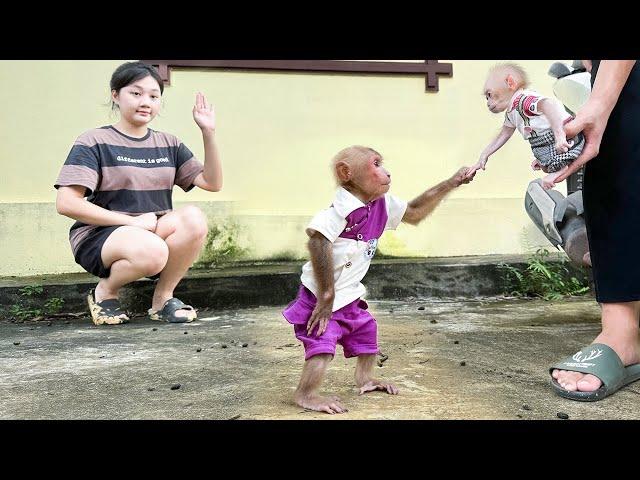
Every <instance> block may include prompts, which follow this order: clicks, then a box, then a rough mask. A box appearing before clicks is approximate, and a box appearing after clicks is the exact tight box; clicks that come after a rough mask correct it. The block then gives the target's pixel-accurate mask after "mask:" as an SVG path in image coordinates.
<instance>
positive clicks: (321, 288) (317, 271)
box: [307, 231, 335, 337]
mask: <svg viewBox="0 0 640 480" xmlns="http://www.w3.org/2000/svg"><path fill="white" fill-rule="evenodd" d="M309 233H311V232H309ZM308 247H309V253H310V254H311V265H312V266H313V274H314V276H315V279H316V283H317V285H318V298H317V303H316V306H315V308H314V309H313V312H312V314H311V317H310V318H309V320H308V322H307V335H310V334H311V332H312V331H313V329H314V328H315V326H316V325H318V331H317V333H316V337H319V336H320V335H322V334H323V333H324V331H325V330H326V328H327V324H328V323H329V319H330V318H331V313H332V310H333V300H334V299H335V285H334V283H335V281H334V278H333V243H331V242H330V241H329V239H327V238H326V237H325V236H324V235H322V234H321V233H320V232H317V231H314V233H313V234H312V235H311V237H310V238H309V243H308Z"/></svg>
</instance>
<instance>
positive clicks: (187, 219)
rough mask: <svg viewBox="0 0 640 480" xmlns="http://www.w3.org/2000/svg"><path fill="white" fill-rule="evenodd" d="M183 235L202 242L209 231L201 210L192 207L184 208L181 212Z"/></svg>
mask: <svg viewBox="0 0 640 480" xmlns="http://www.w3.org/2000/svg"><path fill="white" fill-rule="evenodd" d="M181 218H182V225H181V228H182V229H183V230H184V231H183V233H185V234H187V235H188V236H189V237H190V238H193V239H194V240H203V239H204V238H205V237H206V236H207V233H208V231H209V227H208V225H207V217H206V216H205V214H204V213H202V210H200V209H199V208H198V207H194V206H192V205H190V206H187V207H184V208H183V209H182V211H181Z"/></svg>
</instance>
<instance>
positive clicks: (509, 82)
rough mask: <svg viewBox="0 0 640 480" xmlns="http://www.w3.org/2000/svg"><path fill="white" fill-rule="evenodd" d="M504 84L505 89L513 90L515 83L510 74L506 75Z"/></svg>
mask: <svg viewBox="0 0 640 480" xmlns="http://www.w3.org/2000/svg"><path fill="white" fill-rule="evenodd" d="M505 82H506V83H507V87H509V88H510V89H511V90H515V88H516V81H515V79H514V78H513V75H511V74H509V75H507V78H506V79H505Z"/></svg>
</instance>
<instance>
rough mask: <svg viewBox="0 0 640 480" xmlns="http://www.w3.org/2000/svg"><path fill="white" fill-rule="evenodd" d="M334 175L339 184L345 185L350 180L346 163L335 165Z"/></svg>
mask: <svg viewBox="0 0 640 480" xmlns="http://www.w3.org/2000/svg"><path fill="white" fill-rule="evenodd" d="M336 175H337V176H338V180H340V183H347V182H348V181H349V180H351V168H350V167H349V164H348V163H347V162H338V163H336Z"/></svg>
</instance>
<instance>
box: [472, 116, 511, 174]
mask: <svg viewBox="0 0 640 480" xmlns="http://www.w3.org/2000/svg"><path fill="white" fill-rule="evenodd" d="M515 131H516V129H515V128H514V127H508V126H506V125H503V126H502V128H501V129H500V132H498V135H496V137H495V138H494V139H493V140H492V141H491V143H489V145H487V146H486V148H485V149H484V150H483V151H482V153H481V154H480V159H479V160H478V161H477V162H476V163H475V164H474V165H473V166H472V167H470V168H469V170H468V171H467V177H471V176H472V175H473V174H475V172H476V171H477V170H480V169H482V170H484V169H485V167H486V165H487V162H488V161H489V157H490V156H491V155H493V154H494V153H495V152H497V151H498V150H499V149H500V148H501V147H502V146H503V145H504V144H505V143H507V141H508V140H509V139H510V138H511V135H513V132H515Z"/></svg>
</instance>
